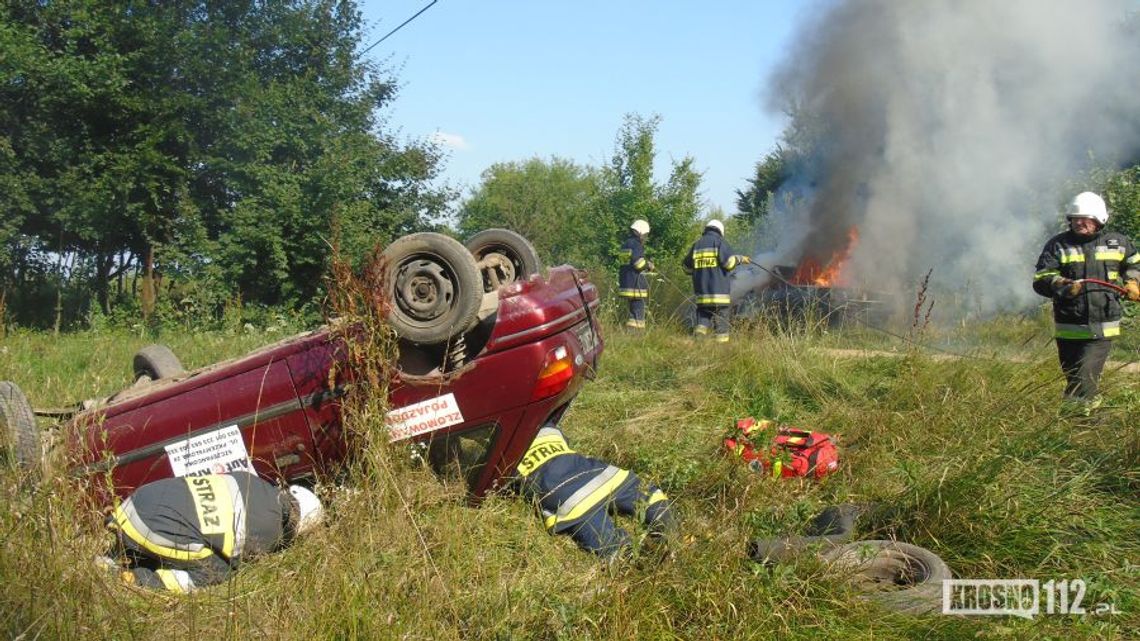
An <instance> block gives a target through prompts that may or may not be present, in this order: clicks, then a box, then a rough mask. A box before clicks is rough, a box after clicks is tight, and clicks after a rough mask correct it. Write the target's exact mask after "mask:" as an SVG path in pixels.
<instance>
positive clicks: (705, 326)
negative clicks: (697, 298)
mask: <svg viewBox="0 0 1140 641" xmlns="http://www.w3.org/2000/svg"><path fill="white" fill-rule="evenodd" d="M728 314H729V306H728V305H697V325H696V327H694V328H693V333H694V334H696V335H697V336H705V335H707V334H708V333H709V330H710V329H713V330H714V331H715V332H716V340H717V341H718V342H728Z"/></svg>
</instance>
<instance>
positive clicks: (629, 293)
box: [618, 287, 649, 298]
mask: <svg viewBox="0 0 1140 641" xmlns="http://www.w3.org/2000/svg"><path fill="white" fill-rule="evenodd" d="M618 296H621V297H623V298H649V290H648V289H632V288H629V287H623V288H621V289H619V290H618Z"/></svg>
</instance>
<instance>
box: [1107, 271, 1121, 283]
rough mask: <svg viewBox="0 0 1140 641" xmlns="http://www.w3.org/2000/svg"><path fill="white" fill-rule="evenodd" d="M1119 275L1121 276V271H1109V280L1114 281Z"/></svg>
mask: <svg viewBox="0 0 1140 641" xmlns="http://www.w3.org/2000/svg"><path fill="white" fill-rule="evenodd" d="M1117 276H1120V272H1112V271H1110V272H1108V279H1109V280H1113V281H1114V280H1116V277H1117Z"/></svg>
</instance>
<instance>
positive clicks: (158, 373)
mask: <svg viewBox="0 0 1140 641" xmlns="http://www.w3.org/2000/svg"><path fill="white" fill-rule="evenodd" d="M133 365H134V369H135V380H136V381H138V380H139V379H143V378H144V377H145V379H146V380H150V381H157V380H158V379H160V378H167V377H170V376H178V375H180V374H183V373H185V372H186V370H185V369H183V367H182V363H181V362H180V361H179V360H178V357H177V356H175V355H174V352H172V351H170V348H169V347H167V346H166V345H159V344H157V343H155V344H153V345H147V346H146V347H144V348H142V349H140V350H139V351H138V352H136V353H135V358H134V362H133Z"/></svg>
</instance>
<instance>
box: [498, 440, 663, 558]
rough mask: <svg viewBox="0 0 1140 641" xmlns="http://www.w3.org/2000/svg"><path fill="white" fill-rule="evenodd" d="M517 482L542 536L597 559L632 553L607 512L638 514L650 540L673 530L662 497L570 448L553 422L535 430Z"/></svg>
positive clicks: (630, 474)
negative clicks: (564, 539)
mask: <svg viewBox="0 0 1140 641" xmlns="http://www.w3.org/2000/svg"><path fill="white" fill-rule="evenodd" d="M517 482H518V483H519V485H520V488H521V492H522V495H523V496H525V497H527V498H529V499H531V500H533V501H535V503H536V505H537V507H538V509H539V511H540V513H541V515H542V519H543V525H544V526H545V527H546V530H547V531H548V532H550V533H551V534H561V533H565V534H569V535H570V537H571V538H572V539H574V541H575V542H576V543H577V544H578V546H579V547H581V548H582V549H584V550H588V551H590V552H593V553H594V554H597V555H598V556H601V557H603V558H614V557H616V556H623V555H626V554H628V553H629V551H630V550H631V549H632V546H631V543H630V537H629V534H628V533H627V532H626V531H625V530H623V529H622V528H620V527H618V525H617V524H616V523H615V522H614V520H613V518H612V517H611V514H613V513H617V514H643V515H644V522H645V524H646V526H647V527H648V536H649V537H651V538H652V539H660V538H661V537H663V536H665V535H666V534H667V532H668V531H669V530H670V529H671V528H672V526H673V515H672V512H671V508H670V502H669V498H668V497H667V496H665V493H664V492H662V491H661V490H660V489H658V488H657V487H656V486H654V485H653V484H652V483H648V482H645V481H642V480H641V479H640V478H638V476H637V475H636V474H634V473H633V472H630V471H629V470H623V469H621V468H619V467H616V466H614V465H610V464H609V463H606V462H605V461H602V460H599V459H596V458H591V457H588V456H583V455H581V454H579V453H577V452H575V451H574V450H572V449H570V445H569V444H568V443H567V442H566V437H565V436H564V435H563V434H562V431H561V430H559V429H558V427H557V426H556V425H555V424H554V423H547V424H546V425H544V426H543V427H542V429H540V430H539V431H538V435H537V436H535V438H534V442H532V443H531V444H530V448H528V449H527V452H526V455H525V456H523V458H522V461H520V462H519V465H518V478H517Z"/></svg>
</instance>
